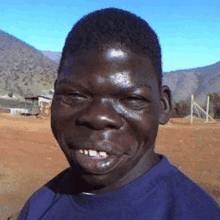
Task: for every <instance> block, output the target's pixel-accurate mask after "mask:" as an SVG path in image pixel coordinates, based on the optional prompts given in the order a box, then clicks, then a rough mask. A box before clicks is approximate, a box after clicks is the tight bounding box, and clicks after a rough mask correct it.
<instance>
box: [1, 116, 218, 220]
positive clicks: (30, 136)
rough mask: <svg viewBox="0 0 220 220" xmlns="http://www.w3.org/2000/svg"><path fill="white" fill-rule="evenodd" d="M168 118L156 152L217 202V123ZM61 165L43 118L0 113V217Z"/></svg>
mask: <svg viewBox="0 0 220 220" xmlns="http://www.w3.org/2000/svg"><path fill="white" fill-rule="evenodd" d="M171 121H172V123H169V124H168V125H165V126H161V127H160V129H159V138H158V141H157V147H156V151H157V152H159V153H162V154H164V155H166V156H167V157H168V158H169V160H170V161H171V162H172V163H173V164H175V165H176V166H178V168H179V169H180V170H182V171H183V172H184V173H185V174H186V175H187V176H189V177H190V178H191V179H193V180H194V181H195V182H197V183H198V184H199V185H200V186H202V187H203V188H204V189H206V190H207V191H208V192H209V193H210V194H211V195H212V196H213V197H214V198H215V199H216V201H218V202H219V204H220V123H218V124H193V125H189V124H188V121H184V119H172V120H171ZM66 167H68V163H67V161H66V159H65V157H64V155H63V153H62V151H61V150H60V148H59V147H58V145H57V143H56V141H55V139H54V137H53V135H52V133H51V130H50V120H49V119H40V118H38V119H37V118H32V117H26V118H25V117H12V116H8V115H7V114H0V219H2V220H5V219H7V217H8V216H10V215H11V214H12V213H14V212H16V211H17V210H19V209H21V208H22V206H23V205H24V203H25V201H26V200H27V199H28V198H29V196H30V195H31V194H32V193H33V192H34V191H35V190H36V189H38V188H39V187H40V186H42V185H43V184H45V183H46V182H47V181H49V180H50V179H51V178H52V177H54V176H55V175H56V174H58V173H59V172H61V171H62V170H63V169H65V168H66Z"/></svg>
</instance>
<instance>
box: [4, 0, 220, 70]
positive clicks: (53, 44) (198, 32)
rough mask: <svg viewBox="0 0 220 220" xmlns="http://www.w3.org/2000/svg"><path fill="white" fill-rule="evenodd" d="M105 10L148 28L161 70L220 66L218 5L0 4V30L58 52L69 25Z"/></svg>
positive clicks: (91, 0)
mask: <svg viewBox="0 0 220 220" xmlns="http://www.w3.org/2000/svg"><path fill="white" fill-rule="evenodd" d="M106 7H118V8H121V9H125V10H129V11H131V12H133V13H135V14H137V15H139V16H140V17H142V18H143V19H145V20H146V21H147V22H148V23H149V24H150V26H151V27H152V28H153V29H154V30H155V31H156V33H157V34H158V36H159V40H160V43H161V47H162V56H163V71H172V70H177V69H186V68H194V67H202V66H206V65H210V64H213V63H216V62H218V61H220V1H219V0H205V1H204V0H184V1H177V0H175V1H174V0H167V1H164V0H153V1H147V0H143V1H140V0H132V1H131V0H120V1H119V0H110V1H109V0H80V1H74V0H59V1H58V0H37V1H33V0H9V1H7V0H4V1H1V3H0V29H1V30H3V31H5V32H7V33H9V34H11V35H14V36H15V37H17V38H19V39H21V40H23V41H25V42H27V43H28V44H30V45H32V46H34V47H35V48H37V49H39V50H49V51H56V52H58V51H59V52H61V51H62V48H63V45H64V42H65V38H66V36H67V34H68V32H69V31H70V29H71V28H72V26H73V24H74V23H75V22H76V21H77V20H78V19H80V18H81V17H82V16H84V15H85V14H87V13H89V12H92V11H94V10H97V9H101V8H106Z"/></svg>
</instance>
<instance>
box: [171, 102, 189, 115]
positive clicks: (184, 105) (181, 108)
mask: <svg viewBox="0 0 220 220" xmlns="http://www.w3.org/2000/svg"><path fill="white" fill-rule="evenodd" d="M189 113H190V101H189V100H180V101H178V102H176V103H175V104H174V113H173V116H172V117H173V118H183V117H185V116H187V115H189Z"/></svg>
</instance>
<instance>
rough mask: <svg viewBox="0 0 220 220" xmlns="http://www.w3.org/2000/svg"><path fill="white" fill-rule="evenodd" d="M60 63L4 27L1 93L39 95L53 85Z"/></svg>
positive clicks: (0, 51) (0, 40)
mask: <svg viewBox="0 0 220 220" xmlns="http://www.w3.org/2000/svg"><path fill="white" fill-rule="evenodd" d="M57 69H58V63H56V62H54V61H53V60H51V59H50V58H48V57H47V56H45V55H43V53H42V52H41V51H39V50H37V49H36V48H34V47H33V46H31V45H29V44H27V43H25V42H23V41H21V40H19V39H18V38H16V37H14V36H12V35H10V34H8V33H5V32H4V31H1V30H0V95H5V94H8V93H13V94H15V95H18V96H21V97H23V96H31V95H38V94H39V93H40V92H41V91H42V90H49V89H51V88H53V83H54V80H55V78H56V76H57Z"/></svg>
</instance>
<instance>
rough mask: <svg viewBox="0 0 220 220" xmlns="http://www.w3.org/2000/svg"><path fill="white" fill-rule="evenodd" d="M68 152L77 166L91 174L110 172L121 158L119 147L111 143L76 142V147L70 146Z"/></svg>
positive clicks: (73, 144) (74, 144)
mask: <svg viewBox="0 0 220 220" xmlns="http://www.w3.org/2000/svg"><path fill="white" fill-rule="evenodd" d="M76 146H77V147H76ZM71 148H72V149H71ZM70 151H71V154H72V158H73V159H74V161H75V162H76V163H77V165H78V166H80V167H81V168H82V169H83V170H84V171H86V172H89V173H93V174H105V173H108V172H111V171H112V170H113V169H114V167H116V166H117V164H118V163H119V162H120V160H121V158H122V156H123V153H122V151H121V149H120V146H118V145H117V144H115V143H112V142H98V143H97V142H96V143H94V142H90V141H83V140H80V141H79V140H78V141H77V145H76V143H72V144H71V146H70Z"/></svg>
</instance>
